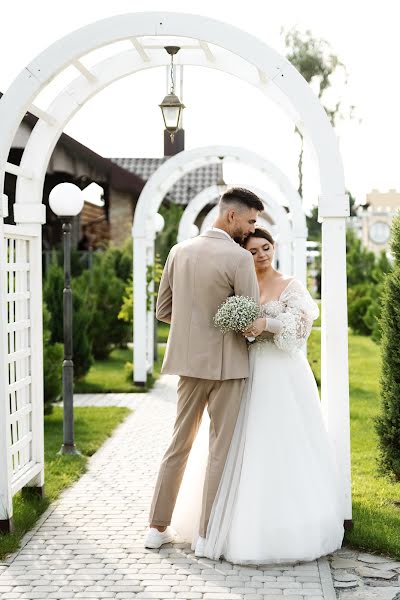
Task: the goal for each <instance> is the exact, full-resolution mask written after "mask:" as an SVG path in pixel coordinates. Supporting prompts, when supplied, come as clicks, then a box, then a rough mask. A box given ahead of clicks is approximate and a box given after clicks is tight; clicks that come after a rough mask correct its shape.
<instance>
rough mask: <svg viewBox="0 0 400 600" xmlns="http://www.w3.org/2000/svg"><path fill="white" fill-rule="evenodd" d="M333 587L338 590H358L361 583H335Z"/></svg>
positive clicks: (355, 581)
mask: <svg viewBox="0 0 400 600" xmlns="http://www.w3.org/2000/svg"><path fill="white" fill-rule="evenodd" d="M333 585H334V586H335V588H338V589H347V588H356V587H358V586H359V581H357V580H352V581H334V583H333Z"/></svg>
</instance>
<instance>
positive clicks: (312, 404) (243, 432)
mask: <svg viewBox="0 0 400 600" xmlns="http://www.w3.org/2000/svg"><path fill="white" fill-rule="evenodd" d="M208 425H209V419H208V415H206V414H205V415H204V417H203V422H202V425H201V428H200V432H199V435H198V436H197V439H196V441H195V444H194V446H193V449H192V452H191V455H190V458H189V463H188V466H187V469H186V471H185V476H184V479H183V482H182V487H181V490H180V493H179V496H178V501H177V504H176V508H175V511H174V515H173V522H172V524H173V526H174V528H175V529H176V530H177V531H178V533H179V535H180V536H181V537H182V539H184V540H186V541H190V542H192V543H193V544H194V543H195V541H196V539H197V535H198V524H199V518H200V510H201V498H202V487H203V482H204V474H205V468H206V462H207V453H208ZM343 518H344V510H343V502H342V495H341V493H340V489H339V483H338V476H337V470H336V465H335V462H334V457H333V450H332V448H331V445H330V441H329V438H328V435H327V432H326V429H325V426H324V422H323V419H322V414H321V408H320V400H319V396H318V389H317V386H316V384H315V380H314V377H313V374H312V371H311V369H310V366H309V364H308V362H307V359H306V357H305V356H304V354H303V353H302V352H298V353H296V354H295V355H294V356H290V355H288V354H287V353H285V352H283V351H282V350H279V349H278V348H276V346H275V345H274V344H272V343H268V342H266V343H262V344H254V345H252V346H251V349H250V376H249V379H248V381H247V384H246V387H245V391H244V395H243V400H242V403H241V408H240V412H239V416H238V420H237V424H236V428H235V432H234V435H233V438H232V443H231V446H230V450H229V453H228V457H227V461H226V465H225V469H224V472H223V475H222V479H221V482H220V485H219V489H218V492H217V496H216V499H215V502H214V505H213V509H212V513H211V518H210V522H209V526H208V530H207V542H206V550H205V554H206V556H208V557H209V558H213V559H218V558H220V557H221V556H224V557H225V558H226V559H227V560H229V561H231V562H234V563H237V564H271V563H280V562H282V563H288V562H297V561H308V560H314V559H315V558H317V557H320V556H323V555H325V554H328V553H330V552H333V551H334V550H336V549H338V548H340V546H341V544H342V539H343V533H344V531H343Z"/></svg>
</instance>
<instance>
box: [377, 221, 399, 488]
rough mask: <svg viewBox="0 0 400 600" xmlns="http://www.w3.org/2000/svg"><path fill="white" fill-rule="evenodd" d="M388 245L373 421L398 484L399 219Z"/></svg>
mask: <svg viewBox="0 0 400 600" xmlns="http://www.w3.org/2000/svg"><path fill="white" fill-rule="evenodd" d="M390 245H391V251H392V254H393V257H394V264H393V270H392V272H391V273H389V274H388V275H387V276H386V278H385V282H384V292H383V308H382V317H381V328H382V340H381V354H382V371H381V380H380V389H381V414H380V415H379V416H378V418H377V419H376V430H377V433H378V436H379V449H380V457H379V465H380V469H381V472H382V473H383V474H386V475H389V476H391V477H392V478H394V479H395V480H396V481H400V352H399V339H400V216H397V217H395V219H394V220H393V223H392V238H391V244H390Z"/></svg>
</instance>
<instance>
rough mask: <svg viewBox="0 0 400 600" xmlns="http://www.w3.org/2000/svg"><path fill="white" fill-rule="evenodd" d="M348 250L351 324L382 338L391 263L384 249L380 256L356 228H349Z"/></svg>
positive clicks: (360, 330)
mask: <svg viewBox="0 0 400 600" xmlns="http://www.w3.org/2000/svg"><path fill="white" fill-rule="evenodd" d="M346 250H347V284H348V292H347V302H348V318H349V325H350V327H351V328H352V330H353V331H354V333H358V334H361V335H372V337H373V339H374V341H376V342H378V341H379V340H380V336H381V329H380V314H381V305H382V302H381V295H382V291H383V281H384V278H385V276H386V274H387V273H389V272H390V271H391V268H392V267H391V264H390V262H389V260H388V258H387V256H386V254H385V253H384V252H381V254H380V255H379V256H378V257H377V256H375V254H374V253H373V252H370V251H369V250H367V249H366V248H364V246H363V245H362V243H361V240H359V239H358V238H357V237H356V236H355V233H354V231H352V230H349V231H348V232H347V238H346Z"/></svg>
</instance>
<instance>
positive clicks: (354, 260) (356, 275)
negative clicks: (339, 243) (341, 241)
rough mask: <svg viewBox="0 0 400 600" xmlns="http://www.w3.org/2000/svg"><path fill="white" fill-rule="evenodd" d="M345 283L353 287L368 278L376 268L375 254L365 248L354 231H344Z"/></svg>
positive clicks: (370, 277) (371, 278) (371, 277)
mask: <svg viewBox="0 0 400 600" xmlns="http://www.w3.org/2000/svg"><path fill="white" fill-rule="evenodd" d="M346 255H347V285H348V287H353V286H355V285H357V284H361V283H365V282H366V281H368V280H370V281H371V282H373V281H374V280H373V272H374V269H375V268H376V259H375V254H374V253H373V252H371V251H370V250H367V249H366V248H365V247H364V246H363V245H362V242H361V240H360V239H359V238H358V237H357V236H356V234H355V233H354V231H352V230H351V229H349V230H348V231H347V233H346Z"/></svg>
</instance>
